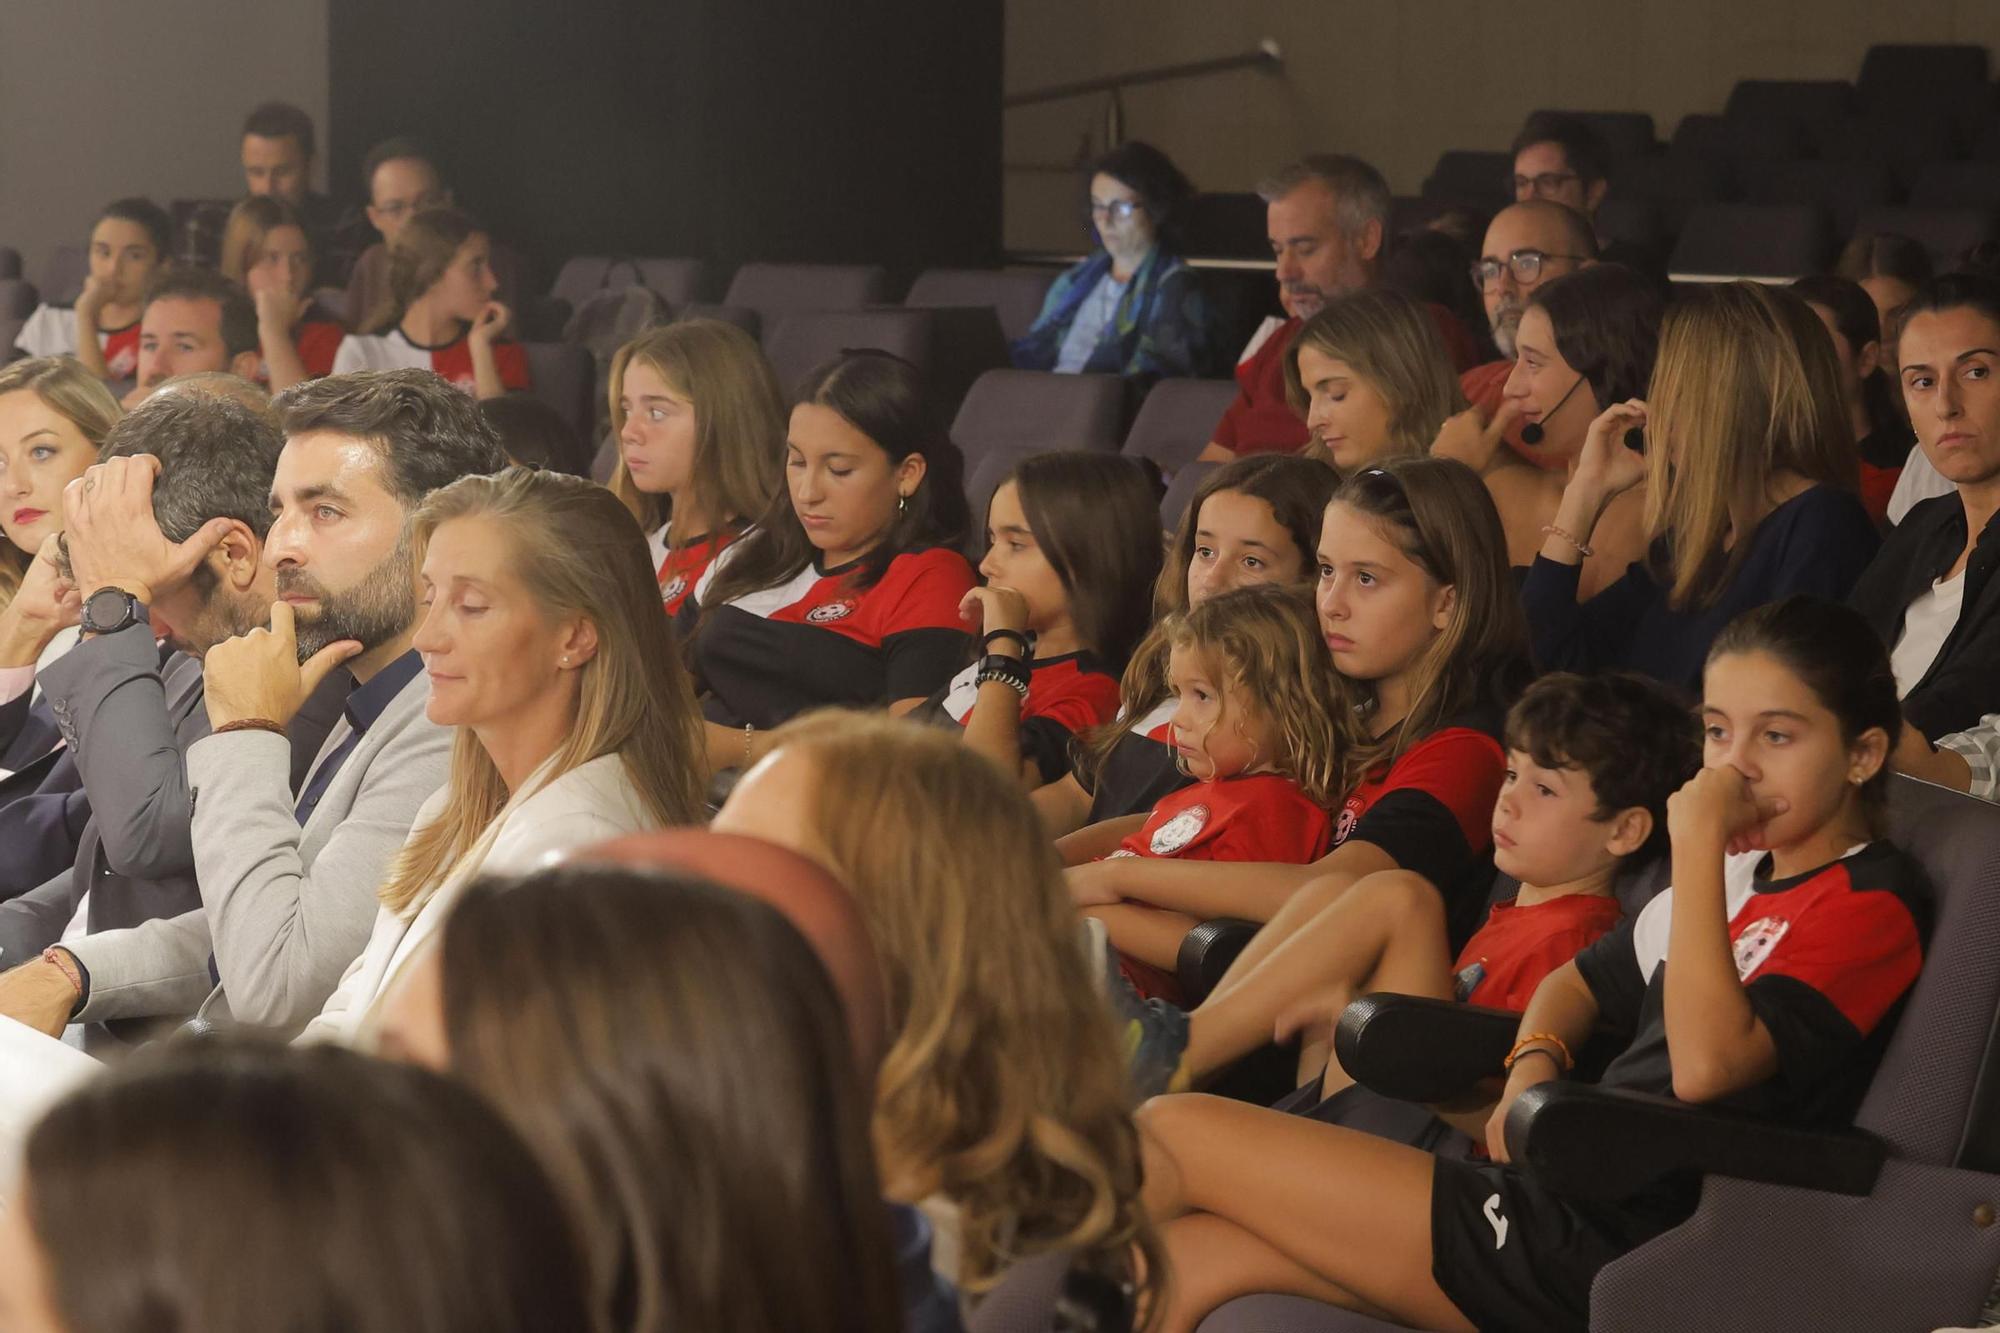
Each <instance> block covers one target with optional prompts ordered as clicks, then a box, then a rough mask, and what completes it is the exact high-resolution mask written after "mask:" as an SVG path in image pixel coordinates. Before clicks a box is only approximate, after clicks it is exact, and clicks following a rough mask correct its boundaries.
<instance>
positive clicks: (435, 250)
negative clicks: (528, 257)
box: [333, 208, 528, 398]
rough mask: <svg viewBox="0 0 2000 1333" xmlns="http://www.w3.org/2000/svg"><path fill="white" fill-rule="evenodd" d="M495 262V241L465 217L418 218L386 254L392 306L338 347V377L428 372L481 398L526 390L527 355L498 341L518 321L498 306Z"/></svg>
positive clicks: (436, 213)
mask: <svg viewBox="0 0 2000 1333" xmlns="http://www.w3.org/2000/svg"><path fill="white" fill-rule="evenodd" d="M492 258H493V242H492V239H491V238H490V237H488V236H487V234H486V230H485V228H483V227H481V226H480V225H479V224H478V223H477V222H474V221H473V220H472V219H471V218H470V217H468V216H467V215H466V214H464V213H461V212H459V211H458V210H457V209H455V208H427V209H425V210H424V211H423V212H421V213H418V214H416V215H415V216H414V217H412V218H411V219H410V220H409V221H408V222H405V223H404V224H403V229H402V230H401V231H399V232H397V233H396V240H395V243H394V244H393V245H391V246H390V247H389V297H388V302H387V304H386V305H385V306H384V307H383V308H381V309H379V310H377V311H375V312H374V313H373V314H371V315H370V316H369V319H368V323H367V331H366V332H363V333H350V334H348V335H347V337H346V338H344V339H342V340H341V344H340V350H339V351H338V352H337V353H335V354H334V358H333V373H334V374H336V375H344V374H346V373H347V372H349V371H353V370H398V369H411V370H429V371H433V372H435V373H436V374H437V375H439V376H440V377H441V378H443V379H445V380H447V381H449V382H450V383H452V384H455V385H457V386H458V387H459V388H461V389H463V390H465V391H466V392H467V393H469V394H472V395H473V396H474V397H476V398H498V397H499V396H500V395H501V394H503V393H506V392H507V391H509V390H510V389H525V388H527V387H528V354H527V353H526V352H524V351H523V350H522V349H521V345H520V344H519V343H517V342H513V341H511V340H507V339H503V338H502V337H501V336H500V334H501V331H502V330H503V329H505V328H506V327H507V321H508V320H510V319H512V318H513V316H512V314H511V313H510V312H509V311H508V309H507V307H506V306H504V305H501V304H500V303H499V302H498V301H496V300H494V299H493V294H494V293H495V292H497V291H499V290H500V280H499V279H498V278H497V277H495V276H494V274H493V268H492Z"/></svg>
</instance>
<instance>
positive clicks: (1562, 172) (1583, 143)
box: [1513, 111, 1611, 219]
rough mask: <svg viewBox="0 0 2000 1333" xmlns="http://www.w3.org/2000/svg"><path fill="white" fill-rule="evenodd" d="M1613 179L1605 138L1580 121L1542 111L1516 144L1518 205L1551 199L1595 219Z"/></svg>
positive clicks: (1514, 184)
mask: <svg viewBox="0 0 2000 1333" xmlns="http://www.w3.org/2000/svg"><path fill="white" fill-rule="evenodd" d="M1610 174H1611V150H1610V148H1609V147H1608V146H1607V145H1606V144H1605V142H1604V138H1603V136H1602V135H1600V134H1598V132H1597V131H1596V130H1593V129H1592V128H1591V127H1590V126H1589V124H1587V123H1586V122H1584V121H1582V120H1579V119H1577V118H1576V117H1575V116H1565V115H1563V114H1561V113H1560V112H1546V111H1538V112H1536V113H1535V114H1534V115H1532V116H1530V117H1528V123H1527V124H1526V125H1523V126H1522V127H1521V132H1520V134H1518V135H1516V136H1515V138H1514V180H1513V188H1514V201H1515V202H1516V203H1525V202H1527V201H1528V200H1530V199H1546V200H1548V201H1549V202H1550V203H1553V204H1562V205H1564V206H1565V207H1568V208H1573V209H1575V210H1576V211H1577V212H1579V213H1581V214H1583V215H1584V216H1585V217H1586V218H1592V219H1595V218H1596V216H1597V207H1598V205H1599V204H1602V203H1603V202H1604V192H1605V190H1606V188H1607V187H1608V185H1609V181H1608V179H1607V178H1608V177H1609V176H1610Z"/></svg>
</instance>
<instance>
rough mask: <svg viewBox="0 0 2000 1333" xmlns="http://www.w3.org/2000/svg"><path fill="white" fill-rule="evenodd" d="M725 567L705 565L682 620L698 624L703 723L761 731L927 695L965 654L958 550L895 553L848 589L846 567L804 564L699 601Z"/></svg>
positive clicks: (963, 569)
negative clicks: (770, 580) (719, 600)
mask: <svg viewBox="0 0 2000 1333" xmlns="http://www.w3.org/2000/svg"><path fill="white" fill-rule="evenodd" d="M737 549H741V548H737ZM726 563H727V556H726V555H725V557H724V559H723V560H722V561H720V562H716V563H711V564H710V565H709V567H708V573H707V574H706V575H704V577H703V579H702V581H701V582H700V583H699V584H697V585H696V588H695V594H694V597H693V599H692V601H690V602H689V603H688V605H687V607H686V608H684V610H683V616H682V618H683V620H684V621H685V620H686V619H688V617H689V614H690V613H692V616H693V617H694V619H695V622H696V623H695V626H694V628H695V640H694V644H695V654H694V657H695V674H696V680H697V684H698V685H699V686H700V687H701V689H702V691H703V693H704V697H703V699H702V712H703V713H704V714H705V715H706V716H707V717H708V720H709V721H711V722H720V723H722V724H723V725H725V726H733V727H740V726H743V725H744V724H745V723H748V724H750V725H752V726H755V727H758V728H766V727H775V726H777V725H778V724H779V723H781V722H783V721H785V720H786V719H787V718H789V717H792V716H793V715H795V714H797V713H800V712H803V711H804V710H806V709H808V708H816V707H822V706H825V705H830V704H843V705H847V706H849V707H855V708H869V707H878V706H880V705H883V704H889V703H894V702H895V701H897V700H898V699H925V698H928V697H930V695H931V694H932V693H933V692H935V691H936V690H937V689H938V687H939V686H941V685H943V684H944V683H945V682H946V681H948V680H950V679H951V676H952V673H953V672H954V671H956V670H957V669H958V666H959V664H960V663H962V662H964V661H965V659H966V655H967V654H968V653H969V652H970V651H971V636H970V635H968V634H967V633H966V632H965V628H964V622H963V621H961V620H960V619H959V615H958V604H959V603H960V602H961V601H962V600H964V598H965V594H966V593H967V592H969V591H971V590H972V587H973V584H974V583H975V582H976V581H977V580H975V579H974V578H973V574H972V566H970V565H968V564H966V563H965V557H964V556H962V555H960V554H959V553H958V552H956V551H952V550H948V549H946V548H944V547H941V546H933V547H928V548H925V549H922V550H915V551H905V552H903V553H902V554H901V555H899V556H897V557H896V558H895V559H893V560H891V561H890V562H889V567H888V568H887V569H885V570H884V571H883V572H882V577H881V578H880V579H878V580H877V581H876V582H875V583H874V584H872V585H871V586H869V587H867V588H857V587H855V586H854V581H853V578H852V575H853V572H854V570H855V567H856V566H855V564H848V565H842V566H840V567H839V568H837V569H828V570H821V569H819V568H818V567H817V566H814V565H808V566H806V567H805V568H804V569H802V570H800V571H799V572H798V574H797V575H795V576H794V577H792V578H790V579H787V580H786V581H785V582H784V583H782V584H779V585H778V586H777V587H774V588H764V589H760V590H759V591H757V592H752V593H746V594H744V595H743V596H741V597H738V598H736V599H735V600H734V601H730V602H725V603H723V604H722V605H721V606H716V607H704V606H702V605H701V590H702V588H703V587H706V586H707V585H708V584H709V582H710V581H712V579H713V578H714V575H715V572H716V570H717V569H718V568H720V567H721V565H722V564H726ZM856 563H858V562H856Z"/></svg>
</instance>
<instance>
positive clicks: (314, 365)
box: [257, 306, 347, 384]
mask: <svg viewBox="0 0 2000 1333" xmlns="http://www.w3.org/2000/svg"><path fill="white" fill-rule="evenodd" d="M346 337H347V329H346V327H345V326H344V325H342V324H341V323H340V322H339V321H338V320H336V319H334V318H332V317H331V316H328V315H325V314H322V313H321V312H320V310H319V307H317V306H315V307H313V308H312V309H311V310H308V311H307V312H306V314H305V318H303V319H301V320H300V321H299V322H298V323H297V324H296V325H294V326H293V327H292V346H294V347H296V348H298V350H299V364H300V365H302V366H304V367H305V368H306V374H307V375H310V376H312V377H313V378H314V379H317V378H319V377H320V376H322V375H331V374H332V373H333V359H334V358H335V357H336V356H338V355H340V344H341V343H342V342H343V341H344V340H345V339H346ZM257 382H258V383H259V384H269V383H270V382H271V368H270V367H269V366H267V365H265V364H264V358H262V357H258V358H257Z"/></svg>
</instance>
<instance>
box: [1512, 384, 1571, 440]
mask: <svg viewBox="0 0 2000 1333" xmlns="http://www.w3.org/2000/svg"><path fill="white" fill-rule="evenodd" d="M1583 381H1584V376H1582V375H1578V376H1577V377H1576V383H1574V384H1572V385H1570V386H1569V393H1566V394H1564V395H1563V396H1562V397H1560V398H1558V399H1556V405H1555V406H1554V407H1552V408H1550V409H1549V410H1548V411H1546V412H1544V413H1542V421H1547V420H1548V419H1549V418H1550V417H1552V416H1554V415H1555V414H1556V413H1558V412H1560V411H1562V405H1563V404H1564V403H1566V402H1568V401H1569V395H1570V394H1571V393H1575V392H1576V391H1577V390H1578V389H1580V388H1582V387H1583ZM1542 421H1530V422H1529V423H1528V424H1527V425H1525V426H1523V427H1521V443H1522V444H1540V443H1541V442H1542V437H1543V436H1544V435H1546V434H1547V433H1548V432H1547V431H1545V430H1543V429H1542Z"/></svg>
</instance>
